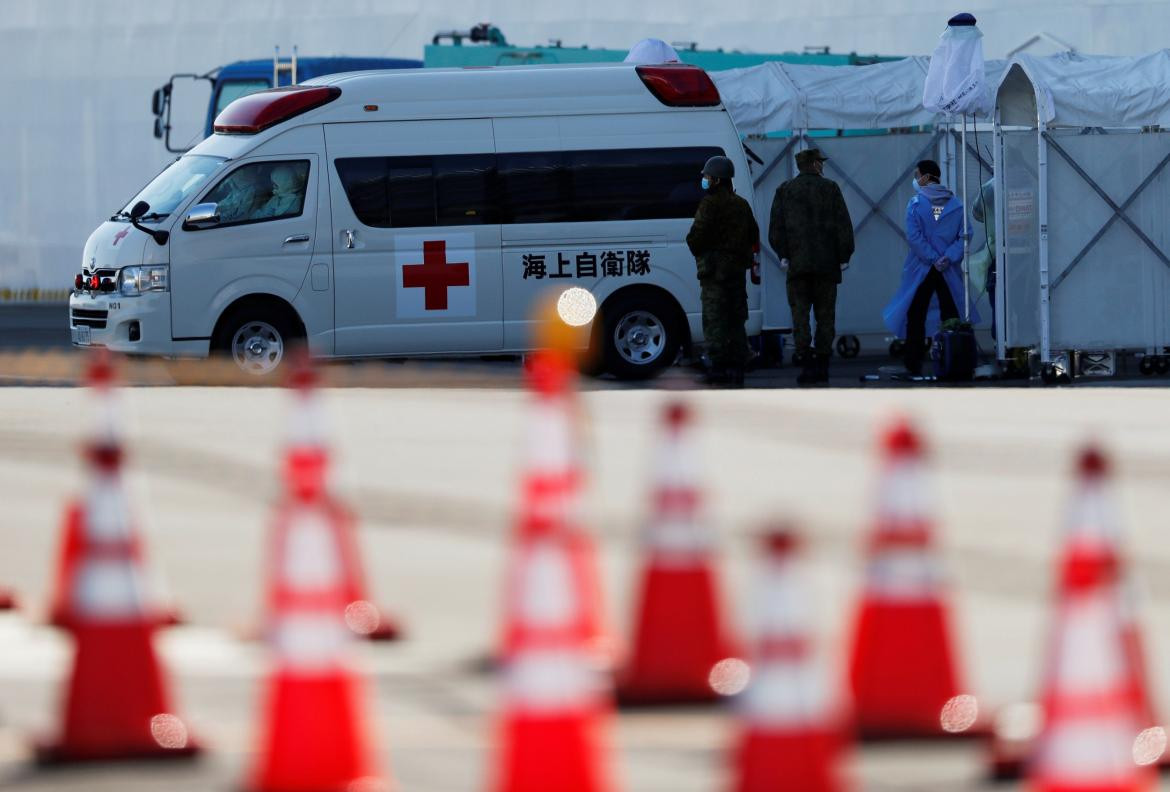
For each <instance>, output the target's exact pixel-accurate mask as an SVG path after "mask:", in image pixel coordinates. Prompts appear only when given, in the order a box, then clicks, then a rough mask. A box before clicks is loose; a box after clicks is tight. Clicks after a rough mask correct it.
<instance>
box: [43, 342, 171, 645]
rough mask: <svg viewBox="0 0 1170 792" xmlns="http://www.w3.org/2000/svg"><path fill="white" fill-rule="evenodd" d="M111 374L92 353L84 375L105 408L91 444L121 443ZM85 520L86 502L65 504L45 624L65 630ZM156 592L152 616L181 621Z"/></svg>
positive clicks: (165, 622)
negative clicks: (92, 357) (111, 392)
mask: <svg viewBox="0 0 1170 792" xmlns="http://www.w3.org/2000/svg"><path fill="white" fill-rule="evenodd" d="M113 377H114V370H113V365H112V363H111V361H110V357H109V354H108V353H106V352H104V351H100V352H95V353H94V359H93V360H92V361H91V363H90V366H89V370H88V371H87V378H88V382H89V386H90V387H91V388H92V389H93V392H94V393H95V394H97V399H96V401H97V407H98V412H99V413H100V412H102V411H105V413H106V414H104V415H102V414H98V415H97V416H96V417H95V422H94V424H93V425H94V426H96V432H95V433H94V436H93V437H92V438H91V439H90V441H89V442H90V443H91V444H93V445H102V444H104V443H110V442H113V443H115V444H117V443H120V439H119V438H120V436H119V434H118V433H119V427H120V423H119V421H118V416H117V415H116V414H115V410H116V409H117V405H116V404H115V403H114V400H113V398H112V396H111V395H110V388H111V387H112V382H113ZM84 521H85V505H84V504H83V503H82V502H80V501H78V500H76V499H74V500H71V501H70V502H69V503H68V504H66V506H65V514H64V517H63V519H62V523H61V544H60V547H59V549H58V552H57V564H56V569H55V573H54V578H53V582H52V584H51V590H50V593H49V615H48V623H49V624H51V625H53V626H54V627H61V628H64V629H68V628H69V627H70V625H71V624H72V621H73V614H72V611H71V608H72V603H74V602H75V601H76V593H75V592H74V591H73V586H74V584H75V583H76V581H77V568H78V565H79V564H80V563H81V560H82V555H83V546H84V544H85V540H84V537H83V534H84V530H83V528H82V525H83V523H84ZM138 541H141V539H139V540H138ZM156 582H157V581H156ZM158 594H159V592H158V591H155V592H154V596H153V597H152V598H151V602H150V603H149V605H150V608H151V613H150V615H151V618H153V619H154V620H155V622H156V623H157V624H158V625H160V626H173V625H176V624H181V623H182V622H183V617H182V615H181V613H180V611H179V609H178V608H177V607H175V606H174V604H172V603H169V602H160V601H159V596H158Z"/></svg>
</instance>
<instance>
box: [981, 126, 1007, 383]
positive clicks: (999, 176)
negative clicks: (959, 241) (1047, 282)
mask: <svg viewBox="0 0 1170 792" xmlns="http://www.w3.org/2000/svg"><path fill="white" fill-rule="evenodd" d="M1003 146H1004V140H1003V127H1002V126H1001V124H1000V117H999V107H996V108H995V120H994V127H993V129H992V147H991V155H992V158H993V159H992V168H993V169H994V171H995V173H994V174H992V175H993V176H994V178H995V191H994V198H993V200H994V202H995V304H994V305H992V306H991V310H993V311H995V327H996V333H995V357H996V359H997V360H1007V330H1008V328H1007V311H1006V310H1005V309H1006V306H1007V299H1006V296H1005V294H1004V292H1006V291H1007V284H1008V278H1007V210H1006V206H1007V174H1005V173H1004V170H1003V159H1004V156H1003ZM984 211H986V208H985V209H984Z"/></svg>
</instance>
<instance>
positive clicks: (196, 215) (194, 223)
mask: <svg viewBox="0 0 1170 792" xmlns="http://www.w3.org/2000/svg"><path fill="white" fill-rule="evenodd" d="M217 225H219V207H218V206H217V205H216V204H214V203H201V204H195V206H192V207H191V211H189V212H187V217H186V218H184V220H183V230H184V231H201V230H203V229H205V228H214V227H215V226H217Z"/></svg>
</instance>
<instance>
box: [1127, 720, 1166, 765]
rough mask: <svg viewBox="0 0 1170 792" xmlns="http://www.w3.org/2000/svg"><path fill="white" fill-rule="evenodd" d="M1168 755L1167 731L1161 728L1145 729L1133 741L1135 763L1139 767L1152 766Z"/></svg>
mask: <svg viewBox="0 0 1170 792" xmlns="http://www.w3.org/2000/svg"><path fill="white" fill-rule="evenodd" d="M1164 753H1166V730H1165V729H1163V728H1162V727H1161V726H1151V727H1150V728H1148V729H1143V730H1142V732H1141V733H1140V734H1138V736H1137V737H1136V738H1134V741H1133V761H1134V762H1135V763H1136V764H1139V765H1152V764H1154V763H1155V762H1157V761H1158V760H1159V759H1161V758H1162V754H1164Z"/></svg>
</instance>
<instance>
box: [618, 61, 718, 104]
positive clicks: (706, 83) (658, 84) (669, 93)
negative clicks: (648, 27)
mask: <svg viewBox="0 0 1170 792" xmlns="http://www.w3.org/2000/svg"><path fill="white" fill-rule="evenodd" d="M635 69H636V71H637V72H638V76H639V77H641V78H642V82H644V83H645V84H646V87H647V88H649V89H650V93H652V94H654V96H655V97H656V98H657V99H658V101H660V102H662V103H663V104H664V105H668V106H669V107H715V106H716V105H718V104H719V102H720V99H719V89H717V88H716V87H715V83H713V82H711V78H710V77H709V76H707V72H705V71H703V70H702V69H700V68H699V67H698V66H690V65H688V64H685V63H677V64H662V65H660V66H637V67H635Z"/></svg>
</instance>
